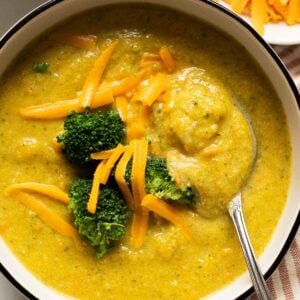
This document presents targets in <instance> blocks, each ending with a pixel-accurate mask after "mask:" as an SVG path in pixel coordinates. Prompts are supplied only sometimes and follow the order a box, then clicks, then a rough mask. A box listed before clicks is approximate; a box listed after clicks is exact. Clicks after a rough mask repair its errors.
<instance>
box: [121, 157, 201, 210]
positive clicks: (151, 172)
mask: <svg viewBox="0 0 300 300" xmlns="http://www.w3.org/2000/svg"><path fill="white" fill-rule="evenodd" d="M131 166H132V162H131V161H130V162H129V164H128V165H127V169H126V174H125V179H126V182H127V184H130V182H131ZM145 183H146V192H147V194H152V195H155V196H156V197H158V198H161V199H164V200H167V201H176V202H178V203H181V204H188V205H194V204H195V203H196V197H195V194H194V192H193V190H192V189H191V188H186V189H185V190H181V189H180V188H178V187H177V185H176V183H175V181H174V180H173V179H172V177H171V176H170V175H169V171H168V167H167V162H166V160H165V159H162V158H158V157H154V156H148V159H147V166H146V178H145Z"/></svg>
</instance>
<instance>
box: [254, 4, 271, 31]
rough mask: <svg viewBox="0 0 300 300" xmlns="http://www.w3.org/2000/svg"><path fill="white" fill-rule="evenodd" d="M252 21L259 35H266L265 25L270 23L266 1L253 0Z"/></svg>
mask: <svg viewBox="0 0 300 300" xmlns="http://www.w3.org/2000/svg"><path fill="white" fill-rule="evenodd" d="M251 19H252V23H253V27H254V28H255V29H256V30H257V31H258V33H259V34H261V35H263V34H264V25H265V23H266V22H267V21H268V10H267V2H266V0H252V3H251Z"/></svg>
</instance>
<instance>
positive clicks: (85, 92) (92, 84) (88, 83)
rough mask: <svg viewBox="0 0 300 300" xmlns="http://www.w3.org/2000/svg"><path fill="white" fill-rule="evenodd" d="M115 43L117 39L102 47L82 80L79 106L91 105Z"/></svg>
mask: <svg viewBox="0 0 300 300" xmlns="http://www.w3.org/2000/svg"><path fill="white" fill-rule="evenodd" d="M117 43H118V41H115V42H113V43H111V44H110V45H109V46H108V47H107V48H106V49H104V51H103V52H102V53H101V55H100V56H99V58H98V59H97V60H96V62H95V63H94V66H93V67H92V69H91V70H90V72H89V74H88V76H87V78H86V80H85V82H84V85H83V89H82V93H81V95H80V97H79V103H80V106H81V107H83V108H85V107H89V106H90V105H91V103H92V100H93V98H94V96H95V94H96V91H97V89H98V86H99V83H100V81H101V78H102V75H103V73H104V70H105V68H106V66H107V64H108V62H109V60H110V58H111V56H112V53H113V51H114V50H115V48H116V46H117Z"/></svg>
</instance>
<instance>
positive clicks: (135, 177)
mask: <svg viewBox="0 0 300 300" xmlns="http://www.w3.org/2000/svg"><path fill="white" fill-rule="evenodd" d="M132 143H133V159H132V171H131V186H132V194H133V202H134V205H133V208H134V209H137V208H138V207H139V206H140V203H141V201H142V199H143V198H144V196H145V194H146V188H145V172H146V164H147V156H148V142H147V141H146V140H145V139H141V140H134V141H133V142H132Z"/></svg>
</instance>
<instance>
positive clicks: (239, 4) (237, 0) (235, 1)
mask: <svg viewBox="0 0 300 300" xmlns="http://www.w3.org/2000/svg"><path fill="white" fill-rule="evenodd" d="M248 2H249V0H232V1H231V7H232V9H233V11H235V12H236V13H238V14H240V13H241V12H242V11H243V10H244V8H245V7H246V5H247V3H248Z"/></svg>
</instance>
